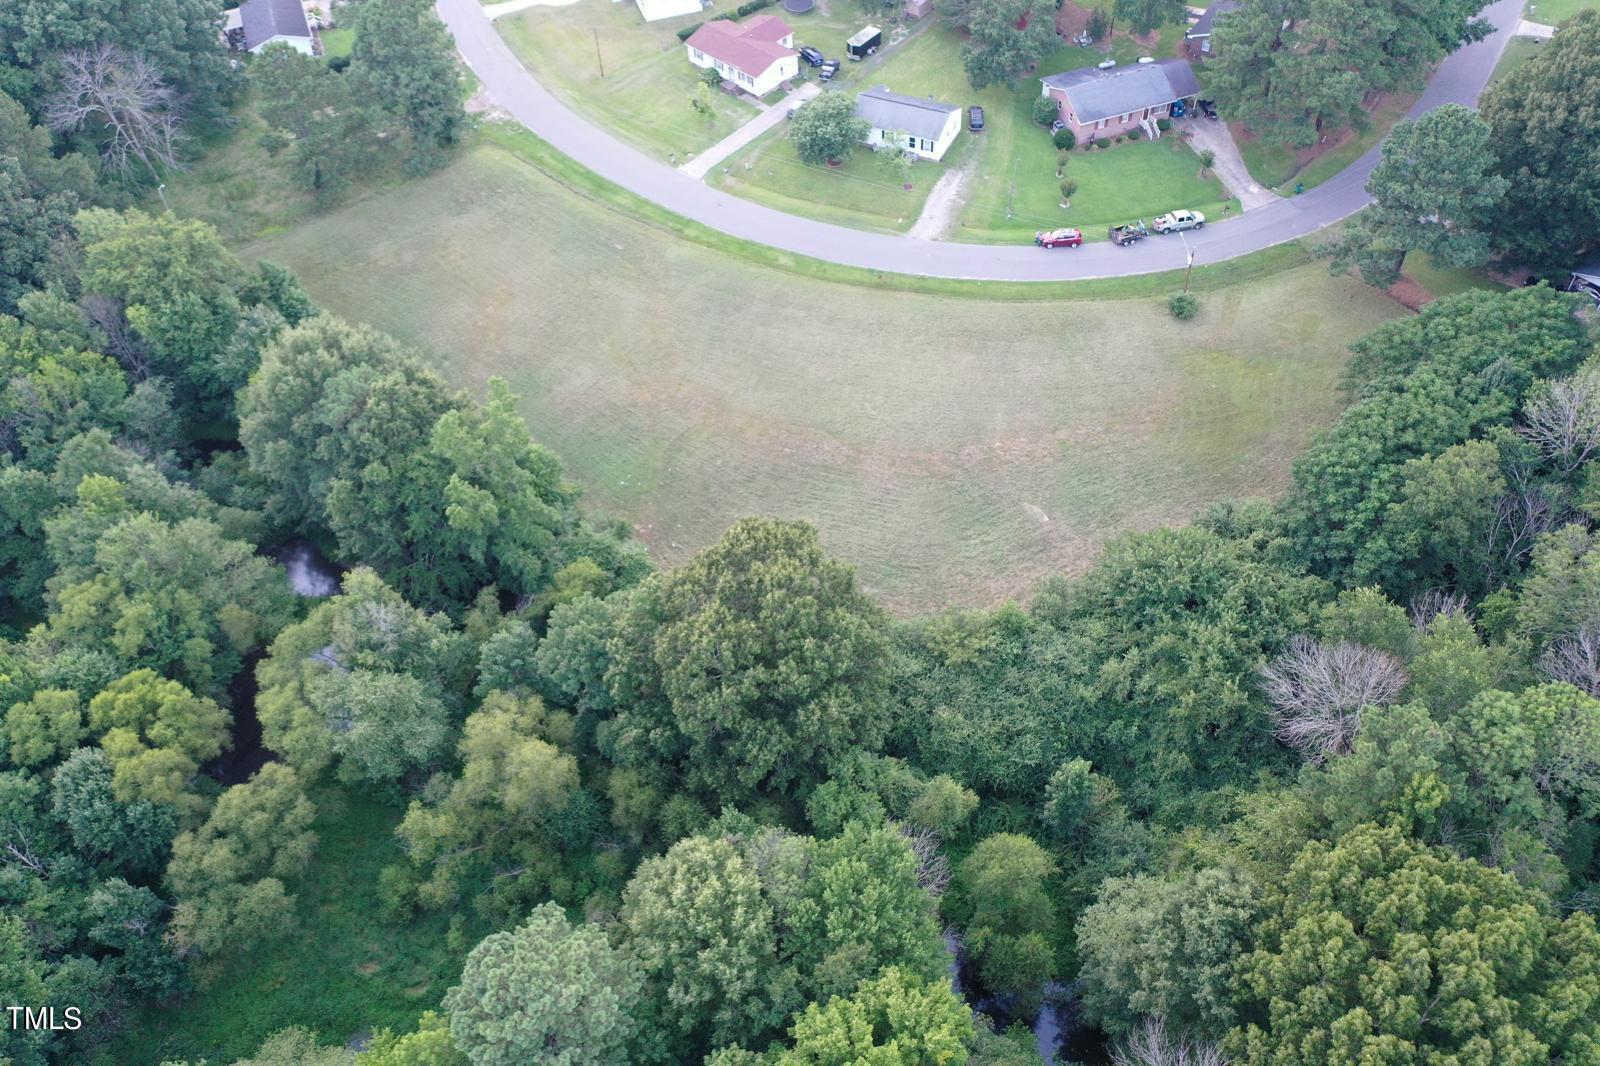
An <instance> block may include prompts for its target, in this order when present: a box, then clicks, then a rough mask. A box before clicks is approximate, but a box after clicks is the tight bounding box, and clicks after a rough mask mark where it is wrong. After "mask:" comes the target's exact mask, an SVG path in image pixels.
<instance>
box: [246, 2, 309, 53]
mask: <svg viewBox="0 0 1600 1066" xmlns="http://www.w3.org/2000/svg"><path fill="white" fill-rule="evenodd" d="M239 23H240V25H242V26H243V27H244V47H245V50H246V51H249V50H250V49H252V48H258V47H260V46H261V45H263V44H265V43H266V42H267V41H270V40H272V39H273V38H274V37H310V36H311V27H310V25H308V24H307V23H306V13H305V9H304V8H302V7H301V6H300V0H244V3H242V4H240V5H239Z"/></svg>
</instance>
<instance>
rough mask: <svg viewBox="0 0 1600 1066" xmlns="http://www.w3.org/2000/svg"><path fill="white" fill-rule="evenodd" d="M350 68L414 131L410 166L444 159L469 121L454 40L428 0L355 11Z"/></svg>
mask: <svg viewBox="0 0 1600 1066" xmlns="http://www.w3.org/2000/svg"><path fill="white" fill-rule="evenodd" d="M351 74H352V75H354V76H356V77H358V78H360V79H361V82H362V86H361V95H362V96H363V97H364V98H365V99H368V100H374V101H378V103H379V106H380V107H382V108H383V109H384V110H386V111H387V112H388V113H389V114H390V115H392V116H393V117H394V118H395V119H396V120H397V121H398V122H399V123H400V124H401V125H402V127H403V128H404V129H405V130H406V131H407V132H408V133H409V134H410V135H411V166H412V169H414V170H415V171H417V172H418V173H425V172H427V171H429V170H433V169H435V168H436V167H439V166H441V165H443V163H444V162H445V159H446V158H447V153H448V150H449V149H450V148H451V147H452V146H453V145H454V144H455V143H456V141H457V140H459V139H460V136H461V130H462V128H463V127H464V126H465V125H466V112H465V110H464V109H463V108H462V105H461V99H462V94H461V87H460V79H459V78H458V77H457V75H456V55H455V44H454V42H453V41H451V39H450V33H449V31H448V30H446V29H445V27H444V23H442V22H440V21H439V18H438V16H437V15H435V14H434V12H433V5H432V4H431V3H429V2H428V0H373V2H370V3H363V4H362V5H361V8H360V10H359V12H358V14H357V17H356V39H355V46H354V49H353V50H352V52H351Z"/></svg>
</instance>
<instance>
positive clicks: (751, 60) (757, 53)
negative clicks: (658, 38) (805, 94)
mask: <svg viewBox="0 0 1600 1066" xmlns="http://www.w3.org/2000/svg"><path fill="white" fill-rule="evenodd" d="M793 32H794V31H793V30H791V29H790V28H789V26H788V24H787V23H785V22H784V21H783V20H782V19H781V18H778V17H777V16H776V15H757V16H756V17H755V18H752V19H749V20H747V21H746V22H744V23H738V22H732V21H729V20H728V19H714V20H713V21H711V22H708V23H706V24H705V25H704V26H701V27H700V28H699V29H698V30H695V31H694V33H692V34H690V35H689V40H688V44H689V47H691V48H698V49H699V50H700V51H702V52H704V53H705V54H706V55H708V56H710V57H711V58H713V59H720V60H722V61H723V62H724V63H726V64H727V65H728V66H730V67H733V68H734V69H735V70H742V71H744V72H745V73H746V74H748V75H750V76H751V77H752V78H754V77H758V76H760V75H761V74H763V73H765V72H766V70H767V68H768V67H770V66H772V64H774V63H776V62H777V61H778V60H780V59H784V58H787V57H788V56H792V55H798V54H799V53H798V52H796V51H795V50H794V49H793V48H786V47H784V46H783V45H781V44H779V43H778V42H779V41H781V40H783V38H785V37H787V36H789V34H791V33H793Z"/></svg>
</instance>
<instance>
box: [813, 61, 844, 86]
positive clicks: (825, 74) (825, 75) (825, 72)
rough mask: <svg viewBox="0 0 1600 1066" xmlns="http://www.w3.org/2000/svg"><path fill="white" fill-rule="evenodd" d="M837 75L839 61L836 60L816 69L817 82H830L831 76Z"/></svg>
mask: <svg viewBox="0 0 1600 1066" xmlns="http://www.w3.org/2000/svg"><path fill="white" fill-rule="evenodd" d="M837 73H839V61H838V60H837V59H829V60H827V61H826V62H824V63H823V64H822V66H820V67H818V68H817V79H818V80H819V81H832V80H833V76H834V75H835V74H837Z"/></svg>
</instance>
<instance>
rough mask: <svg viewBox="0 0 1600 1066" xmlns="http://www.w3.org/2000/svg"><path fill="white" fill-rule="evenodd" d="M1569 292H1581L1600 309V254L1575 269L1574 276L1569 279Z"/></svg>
mask: <svg viewBox="0 0 1600 1066" xmlns="http://www.w3.org/2000/svg"><path fill="white" fill-rule="evenodd" d="M1567 291H1568V292H1581V293H1583V294H1584V295H1585V296H1587V297H1589V298H1590V299H1591V300H1593V301H1594V302H1595V306H1597V307H1600V254H1597V255H1594V256H1591V257H1590V258H1589V259H1588V261H1587V262H1584V263H1580V264H1579V265H1578V266H1576V267H1574V268H1573V270H1572V276H1571V277H1570V278H1568V279H1567Z"/></svg>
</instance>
